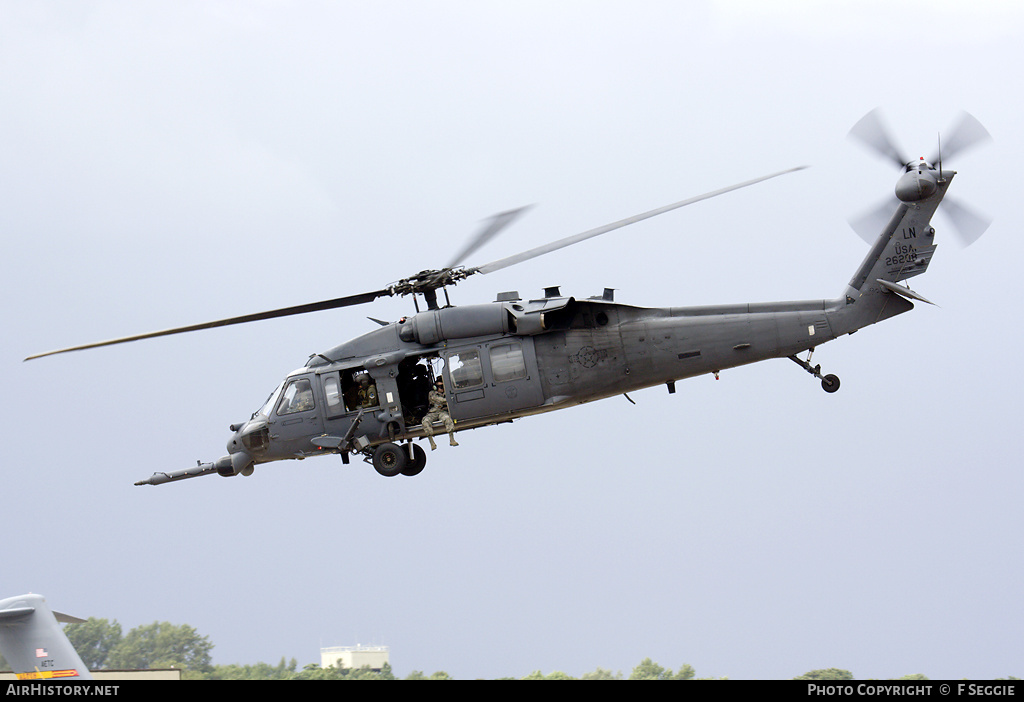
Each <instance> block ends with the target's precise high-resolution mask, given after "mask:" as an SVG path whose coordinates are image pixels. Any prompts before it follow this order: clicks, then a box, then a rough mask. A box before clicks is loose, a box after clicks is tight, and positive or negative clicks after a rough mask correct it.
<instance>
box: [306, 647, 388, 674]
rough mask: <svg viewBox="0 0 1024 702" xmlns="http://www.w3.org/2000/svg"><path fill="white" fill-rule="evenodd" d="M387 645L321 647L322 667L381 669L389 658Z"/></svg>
mask: <svg viewBox="0 0 1024 702" xmlns="http://www.w3.org/2000/svg"><path fill="white" fill-rule="evenodd" d="M388 653H389V651H388V647H387V646H358V645H357V646H334V647H332V648H321V649H320V667H321V668H370V669H371V670H381V669H382V668H383V667H384V664H385V663H389V662H390V661H389V660H388Z"/></svg>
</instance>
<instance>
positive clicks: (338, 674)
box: [0, 618, 1017, 680]
mask: <svg viewBox="0 0 1024 702" xmlns="http://www.w3.org/2000/svg"><path fill="white" fill-rule="evenodd" d="M64 633H65V634H66V635H67V637H68V640H69V641H70V642H71V645H72V646H74V647H75V650H76V651H78V655H79V656H80V657H81V658H82V662H83V663H85V665H86V667H87V668H88V669H89V670H103V669H108V670H140V669H147V668H152V669H158V668H177V669H180V670H181V671H182V677H183V678H186V679H190V680H399V679H401V680H452V679H454V678H452V677H451V676H450V675H448V673H446V672H444V671H436V672H434V673H430V674H427V673H424V672H423V671H420V670H414V671H413V672H411V673H410V674H409V675H407V676H406V677H404V678H398V677H397V676H395V674H394V672H393V671H392V670H391V666H389V665H388V664H385V665H384V667H383V668H382V669H381V670H372V669H370V668H335V667H329V668H321V667H320V666H319V665H317V664H316V663H310V664H309V665H306V666H304V667H302V668H301V669H299V667H298V662H297V661H296V660H295V659H294V658H292V659H291V660H290V661H288V662H286V661H285V659H284V658H283V657H282V658H281V660H280V662H279V663H278V664H277V665H271V664H269V663H255V664H252V665H238V664H230V665H214V664H213V661H212V658H211V654H212V652H213V644H212V643H210V640H209V638H208V637H206V636H201V635H200V634H199V632H197V631H196V630H195V629H194V628H192V627H190V626H188V625H187V624H170V623H168V622H153V623H152V624H146V625H143V626H138V627H136V628H134V629H131V630H130V631H128V633H127V634H124V633H122V629H121V625H120V624H118V623H117V621H116V620H114V621H113V622H110V621H108V620H106V619H96V618H90V619H88V620H87V621H85V622H82V623H80V624H68V625H67V626H65V627H64ZM9 669H10V666H8V665H7V662H6V661H4V659H3V657H0V670H9ZM504 679H508V680H700V679H709V678H698V677H697V673H696V671H695V670H694V669H693V666H691V665H689V664H683V665H682V666H680V667H679V669H678V670H676V671H672V670H671V669H669V668H665V667H663V666H661V665H659V664H658V663H655V662H654V661H653V660H651V659H650V658H645V659H644V660H642V661H641V662H640V663H638V664H637V665H636V666H635V667H634V668H633V669H632V670H631V671H630V673H629V675H628V676H623V674H622V672H614V673H613V672H612V671H610V670H605V669H604V668H597V669H596V670H593V671H591V672H589V673H584V674H583V675H581V676H579V677H578V678H576V677H573V676H571V675H568V674H566V673H563V672H561V671H554V672H551V673H546V674H545V673H542V672H541V671H539V670H536V671H533V672H532V673H530V674H529V675H525V676H523V677H521V678H504ZM713 679H717V680H724V679H725V678H713ZM853 679H854V676H853V673H851V672H850V671H848V670H843V669H842V668H822V669H817V670H811V671H808V672H807V673H804V674H803V675H800V676H797V677H795V678H794V680H853ZM898 679H900V680H927V679H928V678H926V677H925V676H923V675H920V674H918V675H907V676H904V677H902V678H898ZM1009 679H1010V680H1016V679H1017V678H1014V677H1012V676H1011V677H1010V678H1009Z"/></svg>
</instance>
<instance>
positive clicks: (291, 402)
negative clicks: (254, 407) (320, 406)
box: [277, 378, 313, 416]
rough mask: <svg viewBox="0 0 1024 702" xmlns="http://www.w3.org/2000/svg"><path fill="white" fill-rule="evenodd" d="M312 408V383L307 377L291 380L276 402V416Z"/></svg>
mask: <svg viewBox="0 0 1024 702" xmlns="http://www.w3.org/2000/svg"><path fill="white" fill-rule="evenodd" d="M311 409H313V385H312V384H311V383H310V382H309V379H308V378H301V379H299V380H295V381H292V382H291V383H289V385H288V387H286V388H285V389H284V393H283V394H282V395H281V401H280V402H278V403H277V414H278V416H281V415H284V414H294V413H296V412H305V411H307V410H311Z"/></svg>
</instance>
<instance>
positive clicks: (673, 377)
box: [26, 112, 988, 485]
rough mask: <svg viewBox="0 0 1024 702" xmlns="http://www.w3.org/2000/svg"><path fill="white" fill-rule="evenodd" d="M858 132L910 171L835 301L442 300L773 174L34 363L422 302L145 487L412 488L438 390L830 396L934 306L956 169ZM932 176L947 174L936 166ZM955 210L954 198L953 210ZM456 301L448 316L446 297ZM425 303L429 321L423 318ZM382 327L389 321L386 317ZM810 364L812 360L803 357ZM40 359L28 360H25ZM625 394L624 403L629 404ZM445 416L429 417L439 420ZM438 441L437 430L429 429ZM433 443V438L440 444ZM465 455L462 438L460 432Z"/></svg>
mask: <svg viewBox="0 0 1024 702" xmlns="http://www.w3.org/2000/svg"><path fill="white" fill-rule="evenodd" d="M851 135H852V136H854V137H856V138H858V139H859V140H861V141H863V142H864V143H866V144H867V145H868V146H870V147H871V148H873V149H875V150H876V151H878V152H879V153H881V154H882V155H884V156H885V157H887V158H889V159H891V160H893V161H894V162H896V163H897V164H898V165H899V167H900V169H901V170H902V174H901V175H900V177H899V180H898V181H897V183H896V188H895V195H896V198H897V202H895V203H889V204H887V205H886V209H887V221H886V222H885V223H883V224H882V225H881V226H880V232H879V231H878V229H876V230H875V234H874V239H873V242H872V247H871V249H870V250H869V251H868V254H867V256H865V258H864V260H863V262H862V263H861V264H860V266H859V267H858V268H857V269H856V271H855V272H854V274H853V277H852V278H851V279H850V281H849V283H848V284H847V286H846V288H845V289H844V290H843V292H842V294H841V295H840V296H839V297H837V298H834V299H830V300H809V301H792V302H769V303H749V304H738V305H714V306H701V307H666V308H643V307H634V306H630V305H624V304H621V303H618V302H616V301H615V300H614V294H613V292H612V291H611V290H605V291H604V294H603V295H601V296H597V297H591V298H586V299H577V298H574V297H567V296H565V295H562V294H561V292H560V291H559V289H558V288H548V289H546V290H545V291H544V296H543V297H542V298H539V299H530V300H524V299H522V298H521V297H520V296H519V294H518V293H515V292H506V293H500V294H499V295H498V296H497V299H496V301H495V302H492V303H487V304H477V305H464V306H458V307H455V306H452V305H451V303H450V300H449V298H448V292H447V288H448V287H449V286H452V285H455V284H457V283H458V282H459V281H461V280H464V279H466V278H468V277H469V276H472V275H476V274H487V273H491V272H493V271H497V270H500V269H502V268H506V267H508V266H511V265H514V264H517V263H521V262H523V261H527V260H530V259H532V258H536V257H537V256H541V255H543V254H546V253H549V252H551V251H555V250H558V249H561V248H564V247H566V246H570V245H573V244H577V243H579V242H582V241H585V240H587V239H590V238H593V237H595V236H599V235H601V234H605V233H607V232H610V231H613V230H615V229H619V228H621V227H624V226H627V225H629V224H633V223H635V222H639V221H641V220H644V219H648V218H650V217H654V216H657V215H661V214H664V213H666V212H669V211H671V210H675V209H678V208H680V207H684V206H686V205H690V204H693V203H695V202H699V201H701V200H706V199H708V198H712V197H717V196H720V195H723V194H725V193H728V192H731V191H733V190H738V189H740V188H745V187H748V186H751V185H754V184H755V183H760V182H762V181H765V180H767V179H769V178H775V177H777V176H780V175H783V174H785V173H790V172H792V171H795V170H799V169H798V168H794V169H789V170H786V171H781V172H779V173H773V174H770V175H767V176H763V177H761V178H756V179H754V180H749V181H745V182H743V183H738V184H736V185H732V186H729V187H726V188H722V189H720V190H715V191H713V192H709V193H705V194H703V195H699V196H697V197H693V198H689V199H687V200H683V201H681V202H677V203H674V204H671V205H667V206H665V207H661V208H658V209H656V210H651V211H649V212H645V213H643V214H639V215H636V216H634V217H630V218H627V219H624V220H620V221H618V222H614V223H611V224H608V225H605V226H603V227H598V228H597V229H592V230H589V231H586V232H583V233H581V234H577V235H575V236H571V237H567V238H565V239H561V240H558V241H555V242H553V243H550V244H547V245H545V246H541V247H538V248H535V249H531V250H529V251H525V252H523V253H520V254H517V255H515V256H510V257H508V258H503V259H500V260H497V261H493V262H491V263H488V264H485V265H482V266H475V267H465V266H462V265H461V262H462V261H463V260H465V259H466V257H468V256H470V255H471V254H472V253H474V252H475V251H476V250H477V249H478V248H479V247H480V246H482V245H483V244H484V243H486V242H487V241H489V240H490V239H492V238H493V237H494V236H496V235H497V234H498V233H499V232H500V231H501V230H502V229H504V228H505V227H506V226H508V225H509V224H510V223H511V222H513V221H514V220H515V219H516V218H517V217H518V216H519V215H521V214H522V212H523V209H519V210H511V211H509V212H505V213H502V214H499V215H497V216H495V217H493V218H492V219H491V220H488V222H487V224H486V226H485V227H484V228H483V229H482V231H480V232H479V233H478V234H477V235H476V236H475V237H473V238H472V239H471V240H470V242H469V244H468V245H467V246H466V247H465V248H464V249H463V250H462V251H460V252H459V253H458V255H457V256H455V257H454V259H453V260H452V262H451V263H450V264H449V265H448V266H446V267H445V268H442V269H440V270H424V271H421V272H419V273H417V274H416V275H413V276H410V277H408V278H404V279H402V280H399V281H398V282H396V283H393V284H391V285H389V286H387V287H385V288H382V289H380V290H375V291H371V292H365V293H361V294H358V295H350V296H347V297H341V298H336V299H333V300H324V301H321V302H315V303H310V304H306V305H298V306H294V307H287V308H282V309H278V310H272V311H268V312H261V313H257V314H251V315H245V316H241V317H233V318H229V319H222V320H217V321H213V322H207V323H204V324H197V325H192V326H187V327H178V328H175V329H167V330H164V331H157V332H151V333H147V334H141V335H137V336H131V337H124V338H119V339H112V340H109V341H103V342H99V343H94V344H86V345H83V346H75V347H71V348H66V349H59V350H57V351H50V352H47V353H43V354H38V355H36V356H31V357H29V358H39V357H42V356H49V355H53V354H57V353H64V352H68V351H75V350H81V349H87V348H95V347H99V346H106V345H111V344H119V343H125V342H128V341H135V340H139V339H147V338H153V337H158V336H165V335H169V334H180V333H185V332H191V331H198V330H201V329H209V328H213V327H220V326H227V325H232V324H242V323H246V322H253V321H258V320H265V319H272V318H277V317H285V316H291V315H297V314H304V313H307V312H315V311H320V310H328V309H336V308H341V307H348V306H352V305H361V304H365V303H369V302H372V301H373V300H376V299H377V298H380V297H384V296H389V295H390V296H393V295H401V296H405V295H411V296H412V297H413V300H414V304H415V308H416V314H414V315H412V316H409V317H403V318H402V319H400V320H398V321H397V322H391V323H387V322H382V321H379V324H380V328H378V329H375V330H373V331H371V332H369V333H367V334H364V335H362V336H359V337H357V338H355V339H353V340H351V341H348V342H346V343H344V344H341V345H340V346H336V347H334V348H332V349H329V350H327V351H324V352H323V353H318V354H315V355H313V356H311V357H310V358H309V360H308V361H307V362H306V364H305V366H303V367H302V368H300V369H298V370H296V371H294V372H292V373H290V374H289V375H288V376H287V377H286V378H285V379H284V381H283V382H282V383H281V384H280V385H279V386H278V387H277V388H276V389H275V390H274V391H273V392H272V393H271V394H270V396H269V398H268V399H267V401H266V402H265V403H264V404H263V406H261V407H260V408H259V409H258V410H256V411H255V412H254V413H253V414H252V416H251V417H250V418H249V419H248V420H246V421H244V422H240V423H237V424H232V425H231V427H230V430H231V432H232V436H231V438H230V440H229V441H228V444H227V450H228V455H226V456H223V457H222V458H219V459H218V460H216V461H212V462H206V463H203V462H197V465H196V466H195V467H192V468H187V469H184V470H178V471H173V472H157V473H154V474H153V475H152V476H151V477H149V478H147V479H145V480H141V481H139V482H137V483H136V485H160V484H163V483H167V482H172V481H178V480H184V479H187V478H195V477H199V476H201V475H210V474H214V473H216V474H218V475H221V476H224V477H231V476H235V475H239V474H241V475H251V474H252V473H253V469H254V468H255V466H257V465H260V464H264V463H270V462H272V461H280V460H285V459H293V458H297V459H302V458H306V457H309V456H316V455H323V454H332V453H336V454H340V456H341V459H342V461H343V462H344V463H346V464H347V463H349V459H350V456H352V455H359V456H362V457H363V459H364V460H365V461H367V462H370V463H372V464H373V466H374V468H375V469H376V470H377V472H378V473H380V474H381V475H384V476H389V477H390V476H397V475H400V474H401V475H407V476H412V475H417V474H419V473H420V472H421V471H422V470H423V468H424V466H425V465H426V452H425V451H424V449H423V448H422V447H421V446H420V444H418V443H416V441H417V440H421V439H424V438H429V434H432V432H433V430H434V429H435V428H441V426H442V424H441V423H440V422H436V423H432V422H430V420H429V418H428V420H427V422H426V426H425V425H424V423H423V420H424V417H425V416H426V415H427V410H428V393H429V391H430V389H431V388H432V387H433V386H434V385H435V383H436V382H437V381H441V382H442V383H443V386H444V387H443V392H444V398H445V400H446V401H447V411H448V414H449V415H450V417H451V419H452V420H453V422H454V431H462V430H465V429H474V428H477V427H482V426H488V425H492V424H499V423H504V422H510V421H512V420H514V419H518V418H520V417H526V416H530V415H536V414H541V413H545V412H551V411H554V410H558V409H563V408H566V407H571V406H573V405H578V404H582V403H585V402H592V401H594V400H599V399H602V398H607V397H612V396H616V395H622V394H626V393H629V392H631V391H635V390H639V389H641V388H646V387H651V386H655V385H665V386H667V388H668V391H669V392H670V393H672V392H675V382H676V381H677V380H681V379H685V378H692V377H694V376H697V375H703V374H708V373H712V374H715V375H716V377H717V374H718V373H719V372H720V371H722V370H724V369H727V368H734V367H736V366H741V365H746V364H749V363H755V362H757V361H763V360H767V359H772V358H789V359H791V360H792V361H794V362H795V363H796V364H797V365H798V366H800V367H801V368H802V369H803V370H805V371H806V372H808V373H809V374H811V375H813V376H814V377H815V378H818V379H819V380H820V381H821V386H822V388H823V389H824V390H825V391H826V392H830V393H832V392H835V391H836V390H838V389H839V378H838V377H836V376H835V375H833V374H826V375H822V373H821V366H820V365H813V366H812V365H811V357H812V354H813V353H814V350H815V348H817V347H818V346H820V345H821V344H823V343H825V342H826V341H831V340H833V339H836V338H837V337H839V336H842V335H844V334H852V333H853V332H855V331H857V330H858V329H861V328H862V327H865V326H868V325H870V324H874V323H876V322H880V321H882V320H884V319H888V318H890V317H893V316H895V315H898V314H901V313H903V312H907V311H909V310H911V309H913V307H914V301H921V302H928V300H926V299H925V298H924V297H922V296H921V295H919V294H917V293H916V292H914V291H913V290H911V289H910V288H909V287H907V286H906V285H900V283H901V282H902V281H904V280H906V279H908V278H911V277H913V276H917V275H920V274H921V273H924V272H925V270H927V268H928V264H929V263H930V262H931V258H932V254H933V253H934V252H935V248H936V246H935V243H934V238H935V230H934V229H933V228H932V226H931V219H932V216H933V214H934V213H935V211H936V208H937V207H938V206H939V203H940V202H942V201H943V198H944V196H945V194H946V190H947V189H948V188H949V184H950V183H951V182H952V179H953V176H954V175H955V172H954V171H950V170H944V169H943V167H942V158H941V155H937V156H936V157H935V158H933V159H932V160H931V161H925V160H924V159H921V160H919V161H909V160H907V159H905V158H904V157H903V156H902V155H900V153H899V152H898V150H896V149H895V147H894V146H893V145H892V141H891V140H890V139H889V138H888V136H887V134H886V131H885V129H884V127H882V123H881V120H880V118H879V116H878V114H877V112H872V113H869V114H868V115H867V116H866V117H865V118H863V119H862V120H861V121H860V122H858V124H857V125H856V126H855V127H854V128H853V129H852V130H851ZM987 138H988V133H987V132H986V131H985V130H984V128H983V127H982V126H981V125H980V123H978V122H977V120H975V119H974V118H972V117H970V116H969V115H966V114H965V116H964V117H963V119H962V121H961V122H960V125H959V126H958V127H957V128H956V129H955V130H954V132H953V134H952V138H951V139H950V140H949V141H948V142H947V144H946V147H945V150H946V153H945V155H946V156H947V157H948V156H950V155H952V154H954V153H957V152H960V151H962V150H964V149H965V148H967V147H969V146H973V145H975V144H977V143H979V142H980V141H982V140H984V139H987ZM933 163H934V164H936V165H933ZM947 203H948V201H947ZM949 214H950V215H952V216H953V217H954V218H955V219H954V221H955V222H956V221H957V220H959V222H960V225H961V226H962V228H964V229H965V230H967V236H966V237H965V238H966V239H967V240H968V241H972V240H973V239H976V238H977V236H978V235H980V231H978V230H979V228H980V229H981V231H983V230H984V227H985V226H987V223H986V222H984V220H983V219H982V218H980V217H978V216H976V215H973V214H971V213H970V212H969V210H967V209H966V208H963V207H962V206H960V207H957V208H954V209H952V210H950V212H949ZM438 290H441V291H443V292H444V294H445V302H446V304H445V306H443V307H442V306H440V305H439V304H438V296H437V291H438ZM417 296H420V297H422V299H423V301H424V302H425V309H422V310H421V309H420V306H419V300H418V298H417ZM375 321H378V320H375ZM805 352H806V354H807V356H806V358H801V357H800V356H799V354H802V353H805ZM26 360H29V359H26ZM627 397H628V395H627ZM433 416H434V415H431V417H433ZM428 429H429V431H428ZM430 441H431V444H432V445H433V439H432V438H430ZM452 442H453V443H454V434H453V435H452Z"/></svg>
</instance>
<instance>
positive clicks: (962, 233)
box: [942, 195, 992, 246]
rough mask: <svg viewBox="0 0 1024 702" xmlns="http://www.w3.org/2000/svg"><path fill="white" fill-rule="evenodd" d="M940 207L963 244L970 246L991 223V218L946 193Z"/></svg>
mask: <svg viewBox="0 0 1024 702" xmlns="http://www.w3.org/2000/svg"><path fill="white" fill-rule="evenodd" d="M942 208H943V210H945V212H946V215H947V216H948V217H949V219H950V220H951V221H952V223H953V227H954V228H955V229H956V232H957V234H958V235H959V237H960V240H961V241H962V242H963V244H964V246H970V245H971V244H973V243H974V242H975V241H977V240H978V238H979V237H981V235H982V234H984V233H985V230H986V229H988V227H989V225H990V224H992V220H991V219H989V218H988V217H986V216H985V215H982V214H979V213H978V212H975V211H974V210H972V209H971V208H969V207H967V206H966V205H964V204H963V203H961V202H960V201H959V200H954V199H951V198H950V197H949V196H948V195H947V196H946V197H945V199H944V200H943V201H942Z"/></svg>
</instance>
